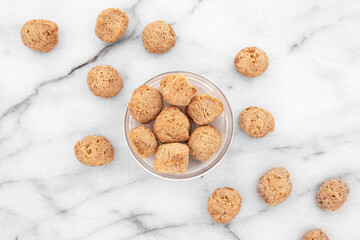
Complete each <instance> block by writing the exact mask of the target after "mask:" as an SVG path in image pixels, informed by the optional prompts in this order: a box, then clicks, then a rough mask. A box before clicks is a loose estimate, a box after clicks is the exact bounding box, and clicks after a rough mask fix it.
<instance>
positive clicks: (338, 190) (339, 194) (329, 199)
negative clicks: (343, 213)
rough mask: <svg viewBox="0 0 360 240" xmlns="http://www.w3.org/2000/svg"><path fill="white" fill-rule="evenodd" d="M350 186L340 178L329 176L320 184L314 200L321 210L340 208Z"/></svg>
mask: <svg viewBox="0 0 360 240" xmlns="http://www.w3.org/2000/svg"><path fill="white" fill-rule="evenodd" d="M349 192H350V188H349V186H348V185H347V183H346V182H345V181H344V180H342V179H341V178H330V179H328V180H326V181H325V182H323V184H321V186H320V188H319V190H318V191H317V194H316V201H317V204H318V206H319V208H321V209H322V210H323V211H335V210H337V209H339V208H341V207H342V206H343V205H344V204H345V202H346V200H347V198H348V195H349Z"/></svg>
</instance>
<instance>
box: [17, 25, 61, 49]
mask: <svg viewBox="0 0 360 240" xmlns="http://www.w3.org/2000/svg"><path fill="white" fill-rule="evenodd" d="M58 29H59V28H58V26H57V25H56V23H54V22H52V21H49V20H44V19H34V20H30V21H28V22H26V23H25V24H24V26H23V27H22V28H21V31H20V35H21V40H22V42H23V43H24V45H25V46H27V47H28V48H31V49H33V50H35V51H38V52H50V51H51V50H53V49H54V47H55V46H56V45H57V44H58V42H59V37H58Z"/></svg>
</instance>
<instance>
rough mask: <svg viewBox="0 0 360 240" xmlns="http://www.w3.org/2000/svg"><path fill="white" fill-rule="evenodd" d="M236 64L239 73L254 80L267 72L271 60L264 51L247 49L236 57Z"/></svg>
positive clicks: (255, 48) (252, 48)
mask: <svg viewBox="0 0 360 240" xmlns="http://www.w3.org/2000/svg"><path fill="white" fill-rule="evenodd" d="M234 63H235V67H236V70H238V72H239V73H241V74H242V75H244V76H246V77H251V78H254V77H257V76H259V75H261V74H262V73H263V72H265V70H266V69H267V67H268V64H269V59H268V57H267V56H266V53H265V52H264V51H263V50H261V49H259V48H257V47H246V48H244V49H242V50H241V51H240V52H239V53H238V54H237V55H236V57H235V60H234Z"/></svg>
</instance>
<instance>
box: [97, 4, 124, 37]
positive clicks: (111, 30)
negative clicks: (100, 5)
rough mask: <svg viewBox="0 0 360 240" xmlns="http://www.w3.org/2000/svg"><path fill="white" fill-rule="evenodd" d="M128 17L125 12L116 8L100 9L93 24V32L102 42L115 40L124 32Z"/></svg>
mask: <svg viewBox="0 0 360 240" xmlns="http://www.w3.org/2000/svg"><path fill="white" fill-rule="evenodd" d="M128 24H129V18H128V16H127V15H126V13H125V12H123V11H121V10H120V9H117V8H108V9H105V10H104V11H102V12H101V13H100V14H99V15H98V17H97V19H96V25H95V34H96V35H97V36H98V37H99V38H100V39H101V40H102V41H104V42H115V41H116V40H118V39H120V38H121V37H122V36H123V35H124V34H125V32H126V29H127V27H128Z"/></svg>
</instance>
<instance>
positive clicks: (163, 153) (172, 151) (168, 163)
mask: <svg viewBox="0 0 360 240" xmlns="http://www.w3.org/2000/svg"><path fill="white" fill-rule="evenodd" d="M188 164H189V147H188V146H187V145H186V144H182V143H167V144H162V145H160V147H159V148H158V151H157V152H156V157H155V161H154V169H155V170H156V171H158V172H162V173H171V174H175V173H185V172H186V168H187V166H188Z"/></svg>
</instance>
